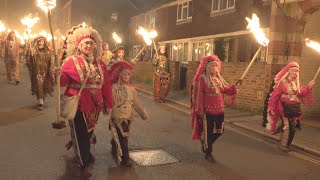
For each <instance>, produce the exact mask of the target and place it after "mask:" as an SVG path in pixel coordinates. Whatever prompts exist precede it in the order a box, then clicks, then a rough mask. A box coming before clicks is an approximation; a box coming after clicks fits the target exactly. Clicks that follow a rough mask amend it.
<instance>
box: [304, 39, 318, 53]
mask: <svg viewBox="0 0 320 180" xmlns="http://www.w3.org/2000/svg"><path fill="white" fill-rule="evenodd" d="M306 45H307V46H308V47H310V48H312V49H314V50H316V51H317V52H318V53H320V44H319V43H317V42H315V41H311V40H310V39H308V38H307V39H306Z"/></svg>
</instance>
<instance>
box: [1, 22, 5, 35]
mask: <svg viewBox="0 0 320 180" xmlns="http://www.w3.org/2000/svg"><path fill="white" fill-rule="evenodd" d="M5 30H6V26H5V25H4V23H2V22H1V21H0V32H1V33H2V32H4V31H5Z"/></svg>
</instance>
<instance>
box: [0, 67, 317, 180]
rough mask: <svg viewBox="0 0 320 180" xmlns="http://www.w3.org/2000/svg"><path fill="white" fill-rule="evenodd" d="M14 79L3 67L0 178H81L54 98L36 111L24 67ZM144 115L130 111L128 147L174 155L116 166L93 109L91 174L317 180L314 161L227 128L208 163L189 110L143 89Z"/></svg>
mask: <svg viewBox="0 0 320 180" xmlns="http://www.w3.org/2000/svg"><path fill="white" fill-rule="evenodd" d="M20 68H21V77H22V79H21V84H19V85H14V84H10V83H8V82H7V81H6V78H5V69H4V65H2V66H1V68H0V69H1V71H0V72H1V77H0V94H1V96H0V97H1V98H0V117H1V120H0V140H1V142H2V146H1V152H2V153H1V155H0V159H1V161H0V179H1V180H11V179H12V180H15V179H17V180H20V179H26V180H29V179H32V180H34V179H49V180H51V179H57V180H69V179H81V178H82V175H81V172H80V170H79V168H78V167H77V166H76V164H75V163H74V161H73V157H74V155H73V151H72V150H69V151H67V150H66V149H65V148H64V145H65V144H66V142H67V141H68V140H69V129H68V127H67V128H64V129H62V130H55V129H52V127H51V122H52V121H54V120H55V101H54V98H53V97H48V98H47V99H46V101H45V109H44V110H43V111H38V110H37V109H36V106H35V105H36V100H35V97H33V96H31V93H30V83H29V77H28V73H27V69H26V68H25V67H22V66H20ZM140 97H141V99H142V101H143V103H144V105H145V106H146V108H147V111H148V112H149V115H150V119H149V120H147V121H143V120H141V119H140V118H139V117H138V115H137V114H135V120H134V122H133V123H132V129H131V136H130V138H129V139H130V140H129V149H130V150H142V149H146V150H150V149H162V150H164V151H166V152H167V153H169V154H170V155H172V156H173V157H175V158H176V159H178V160H179V162H178V163H173V164H165V165H160V166H150V167H145V166H139V165H137V164H135V163H133V164H134V165H133V167H132V168H121V167H117V165H116V164H115V162H114V161H113V159H112V157H111V154H110V148H111V146H110V143H109V140H110V137H111V136H110V134H109V133H110V132H109V130H108V123H107V116H104V115H102V114H101V115H100V118H99V122H98V125H97V128H96V130H95V133H96V136H97V139H98V141H97V144H96V145H93V146H92V150H91V151H92V153H93V155H94V156H95V158H96V161H95V164H94V166H93V176H92V178H91V179H112V180H113V179H146V180H147V179H148V180H149V179H159V180H160V179H184V180H186V179H299V180H301V179H318V177H320V171H319V169H320V168H319V164H316V163H312V162H310V161H306V160H304V159H301V158H298V157H296V156H293V155H291V154H290V155H288V154H285V153H282V152H281V151H279V150H278V149H277V148H276V147H272V146H269V145H267V144H266V143H263V142H259V141H257V140H255V139H252V138H248V137H247V136H243V135H241V134H238V133H237V132H234V131H231V130H230V128H227V129H226V131H225V133H224V135H223V136H222V137H221V138H220V139H218V141H217V142H216V144H214V156H215V158H216V159H217V163H216V164H210V163H208V162H207V161H206V160H205V159H204V155H203V154H202V152H201V151H200V144H199V142H197V141H192V140H191V131H192V130H191V129H190V127H189V116H188V115H187V114H186V113H183V112H180V111H177V110H175V109H173V108H172V107H169V106H167V105H163V104H156V103H154V102H153V101H152V99H151V98H150V97H148V96H146V95H141V96H140Z"/></svg>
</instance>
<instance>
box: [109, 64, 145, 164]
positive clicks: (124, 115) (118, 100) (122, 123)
mask: <svg viewBox="0 0 320 180" xmlns="http://www.w3.org/2000/svg"><path fill="white" fill-rule="evenodd" d="M132 69H133V66H132V65H131V64H130V63H128V62H126V61H119V62H116V63H115V64H113V65H112V66H111V70H110V74H111V77H110V78H111V82H112V95H113V100H114V108H113V109H112V112H111V117H110V130H111V134H112V140H111V145H112V148H111V154H112V156H113V158H114V159H115V160H116V162H117V163H118V164H120V165H122V166H125V167H130V166H131V163H130V161H129V149H128V141H129V135H130V125H131V122H132V121H133V110H135V111H136V112H137V113H138V114H139V115H140V117H141V118H142V119H143V120H146V119H147V118H148V114H147V112H146V110H145V108H144V106H143V105H142V103H141V100H140V98H139V96H138V93H137V91H136V89H135V88H134V87H133V85H132V83H131V71H132Z"/></svg>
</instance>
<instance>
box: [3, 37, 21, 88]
mask: <svg viewBox="0 0 320 180" xmlns="http://www.w3.org/2000/svg"><path fill="white" fill-rule="evenodd" d="M19 44H20V43H19V41H18V39H17V38H16V35H15V32H14V31H11V32H10V33H9V35H8V38H7V40H6V42H5V51H4V63H5V64H6V69H7V79H8V81H12V80H14V81H16V84H19V82H20V72H19Z"/></svg>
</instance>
